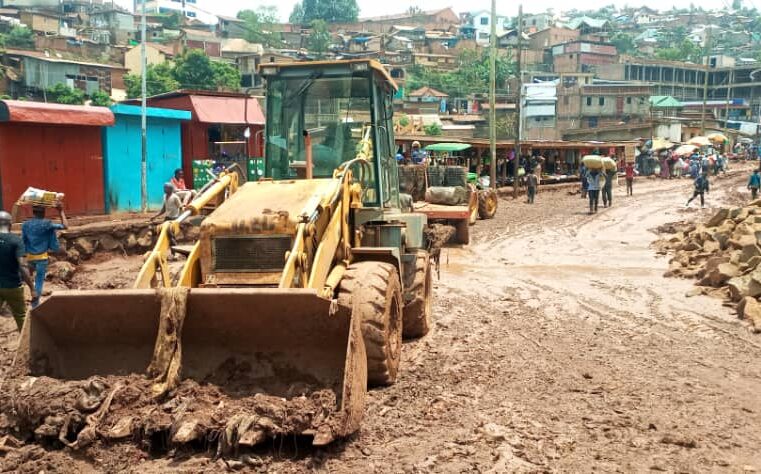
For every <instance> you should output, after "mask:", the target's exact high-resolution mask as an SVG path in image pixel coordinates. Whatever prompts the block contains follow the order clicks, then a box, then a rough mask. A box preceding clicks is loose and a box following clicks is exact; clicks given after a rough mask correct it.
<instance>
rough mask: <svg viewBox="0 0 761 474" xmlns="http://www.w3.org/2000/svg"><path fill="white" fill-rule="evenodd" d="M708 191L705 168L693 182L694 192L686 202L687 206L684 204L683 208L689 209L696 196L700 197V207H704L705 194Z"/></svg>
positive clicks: (706, 170)
mask: <svg viewBox="0 0 761 474" xmlns="http://www.w3.org/2000/svg"><path fill="white" fill-rule="evenodd" d="M708 191H709V185H708V168H706V169H704V170H703V172H702V173H701V174H700V176H698V177H697V179H696V180H695V191H694V192H693V193H692V197H691V198H690V199H688V200H687V204H685V205H684V207H689V206H690V203H691V202H692V200H693V199H695V198H696V197H698V196H700V207H706V203H705V193H707V192H708Z"/></svg>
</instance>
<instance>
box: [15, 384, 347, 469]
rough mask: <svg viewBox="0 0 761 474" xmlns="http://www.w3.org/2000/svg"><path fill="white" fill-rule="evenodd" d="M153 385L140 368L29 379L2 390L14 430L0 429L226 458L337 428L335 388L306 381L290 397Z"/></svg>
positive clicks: (27, 436) (46, 438)
mask: <svg viewBox="0 0 761 474" xmlns="http://www.w3.org/2000/svg"><path fill="white" fill-rule="evenodd" d="M151 384H152V382H151V380H150V379H148V378H146V377H144V376H142V375H137V374H134V375H130V376H107V377H97V376H96V377H91V378H89V379H87V380H81V381H63V380H59V379H53V378H49V377H26V378H25V379H24V380H23V381H21V383H10V384H9V386H8V388H7V389H6V390H5V392H4V393H2V394H0V411H1V412H3V413H5V416H6V423H5V424H6V427H7V428H10V429H9V430H0V431H6V434H13V436H14V437H17V438H20V439H21V440H22V441H24V442H28V441H31V440H32V439H34V440H35V441H37V442H38V443H41V444H43V445H46V446H51V447H64V446H65V447H68V448H71V449H74V450H78V449H83V448H86V447H87V446H89V445H92V444H93V443H95V442H100V441H105V442H114V441H119V440H127V439H131V440H134V441H136V442H137V443H138V445H140V446H141V447H143V448H146V449H147V450H149V451H154V450H163V449H169V448H171V447H179V446H183V445H186V446H193V447H195V448H196V449H199V448H200V449H201V450H209V451H211V452H212V453H213V454H215V455H217V456H224V457H226V456H230V455H235V454H237V452H238V450H239V449H240V448H243V447H253V446H255V445H257V444H259V443H261V442H263V441H265V440H266V439H268V438H276V437H280V436H286V435H294V434H295V435H312V436H315V440H316V441H317V440H318V438H319V437H321V436H323V437H325V436H327V437H330V436H331V433H332V431H333V428H334V427H333V426H332V423H333V422H334V419H333V418H332V416H331V414H332V413H334V412H335V407H336V403H337V400H336V395H335V393H334V392H333V391H332V390H326V389H323V390H315V389H314V388H313V387H308V386H307V385H305V384H302V385H300V386H298V387H295V386H294V388H293V392H292V393H291V394H290V395H292V396H289V397H288V398H282V397H276V396H271V395H266V394H264V393H248V394H246V395H242V394H240V393H231V392H230V391H229V388H228V387H222V386H217V385H215V384H209V383H197V382H195V381H192V380H189V379H186V380H183V381H182V382H180V384H179V386H178V387H176V389H175V390H174V391H173V392H172V393H171V395H170V396H168V397H162V398H156V397H154V396H152V395H151ZM2 434H3V433H0V438H2Z"/></svg>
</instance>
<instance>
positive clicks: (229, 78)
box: [211, 61, 240, 90]
mask: <svg viewBox="0 0 761 474" xmlns="http://www.w3.org/2000/svg"><path fill="white" fill-rule="evenodd" d="M211 69H212V70H213V71H214V85H215V86H216V87H215V88H216V89H227V90H238V89H240V71H239V70H238V69H237V68H236V67H234V66H232V65H230V64H228V63H224V62H222V61H211Z"/></svg>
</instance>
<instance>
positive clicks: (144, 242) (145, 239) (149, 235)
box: [137, 230, 153, 248]
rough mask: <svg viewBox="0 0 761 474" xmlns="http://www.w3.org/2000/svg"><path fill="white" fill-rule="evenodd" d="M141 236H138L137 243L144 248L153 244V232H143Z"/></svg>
mask: <svg viewBox="0 0 761 474" xmlns="http://www.w3.org/2000/svg"><path fill="white" fill-rule="evenodd" d="M140 234H141V235H140V237H138V238H137V245H139V246H140V247H143V248H147V247H150V246H152V245H153V232H151V231H150V230H149V231H148V232H145V233H143V232H141V233H140Z"/></svg>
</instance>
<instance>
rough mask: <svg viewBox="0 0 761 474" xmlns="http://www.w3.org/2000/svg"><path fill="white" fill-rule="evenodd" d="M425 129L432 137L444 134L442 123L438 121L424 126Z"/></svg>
mask: <svg viewBox="0 0 761 474" xmlns="http://www.w3.org/2000/svg"><path fill="white" fill-rule="evenodd" d="M423 131H424V132H425V134H426V135H430V136H432V137H437V136H439V135H441V134H442V132H443V131H442V130H441V125H439V124H437V123H432V124H430V125H426V126H425V127H423Z"/></svg>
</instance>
